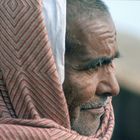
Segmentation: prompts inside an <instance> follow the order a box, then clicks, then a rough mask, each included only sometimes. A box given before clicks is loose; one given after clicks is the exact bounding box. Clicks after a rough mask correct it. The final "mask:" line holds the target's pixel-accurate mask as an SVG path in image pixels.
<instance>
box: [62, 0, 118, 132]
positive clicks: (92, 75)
mask: <svg viewBox="0 0 140 140" xmlns="http://www.w3.org/2000/svg"><path fill="white" fill-rule="evenodd" d="M118 55H119V53H118V48H117V45H116V31H115V27H114V24H113V22H112V19H111V16H110V14H109V12H108V10H107V7H106V6H105V5H104V4H103V3H102V2H101V1H93V0H77V1H74V0H68V10H67V39H66V56H65V57H66V58H65V59H66V62H65V70H66V77H65V81H64V84H63V87H64V93H65V95H66V99H67V103H68V107H69V112H70V119H71V126H72V129H74V130H76V131H77V132H79V133H80V134H83V135H91V134H94V133H95V132H96V131H97V129H98V128H99V126H100V123H101V116H102V115H103V114H104V109H103V107H104V106H106V104H107V102H108V101H109V98H110V97H111V96H115V95H117V94H118V93H119V86H118V82H117V80H116V78H115V65H114V62H113V59H114V58H116V57H118Z"/></svg>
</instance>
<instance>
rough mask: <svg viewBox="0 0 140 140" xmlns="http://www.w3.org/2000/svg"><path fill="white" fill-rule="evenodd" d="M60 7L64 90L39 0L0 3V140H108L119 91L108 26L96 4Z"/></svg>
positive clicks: (93, 0)
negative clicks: (114, 99)
mask: <svg viewBox="0 0 140 140" xmlns="http://www.w3.org/2000/svg"><path fill="white" fill-rule="evenodd" d="M67 5H68V7H67V9H68V10H67V33H66V53H65V81H64V83H63V90H64V93H63V90H62V85H61V84H60V81H59V80H60V78H59V77H58V74H57V71H56V66H55V61H54V58H53V55H52V51H51V49H50V43H49V40H48V34H47V31H46V26H45V25H44V19H43V16H42V1H41V0H38V1H36V0H29V1H25V0H18V1H15V0H12V2H11V1H9V0H5V1H1V2H0V15H1V20H0V29H1V33H0V34H1V36H0V37H1V38H0V41H1V45H0V140H51V139H55V140H66V139H67V140H78V139H82V140H98V139H100V140H101V139H102V140H109V139H110V138H111V135H112V131H113V127H114V116H113V110H112V106H111V96H113V95H117V94H118V92H119V86H118V83H117V81H116V78H115V67H114V63H113V62H112V61H113V59H114V58H116V57H118V54H119V53H118V49H117V46H116V32H115V28H114V24H113V22H112V19H111V16H110V14H109V12H108V9H107V8H106V6H105V5H104V3H103V2H101V1H100V0H77V1H75V0H68V1H67ZM52 40H53V39H52ZM51 43H52V42H51ZM52 44H54V43H52ZM60 73H61V72H60ZM60 75H61V74H60ZM62 75H63V74H62ZM61 79H63V78H61Z"/></svg>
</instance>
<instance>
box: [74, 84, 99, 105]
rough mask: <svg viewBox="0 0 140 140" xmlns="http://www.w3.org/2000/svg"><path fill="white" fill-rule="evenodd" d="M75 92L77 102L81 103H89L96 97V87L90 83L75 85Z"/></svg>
mask: <svg viewBox="0 0 140 140" xmlns="http://www.w3.org/2000/svg"><path fill="white" fill-rule="evenodd" d="M73 87H74V89H73V92H74V93H75V95H76V96H75V100H78V101H80V102H83V103H84V102H87V101H88V100H90V99H91V98H93V97H94V96H95V92H96V85H93V83H92V82H90V81H81V82H80V83H79V82H78V83H75V84H74V85H73Z"/></svg>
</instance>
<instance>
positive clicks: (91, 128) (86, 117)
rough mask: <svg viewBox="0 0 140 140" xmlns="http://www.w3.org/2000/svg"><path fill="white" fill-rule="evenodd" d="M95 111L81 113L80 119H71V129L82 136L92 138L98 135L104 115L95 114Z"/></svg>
mask: <svg viewBox="0 0 140 140" xmlns="http://www.w3.org/2000/svg"><path fill="white" fill-rule="evenodd" d="M93 112H94V111H92V112H90V111H80V114H79V115H78V118H74V119H72V118H71V127H72V129H73V130H75V131H77V132H78V133H79V134H81V135H85V136H91V135H94V134H95V133H96V131H97V130H98V128H99V126H100V122H101V119H100V118H101V116H102V115H103V113H100V114H96V113H95V114H94V113H93Z"/></svg>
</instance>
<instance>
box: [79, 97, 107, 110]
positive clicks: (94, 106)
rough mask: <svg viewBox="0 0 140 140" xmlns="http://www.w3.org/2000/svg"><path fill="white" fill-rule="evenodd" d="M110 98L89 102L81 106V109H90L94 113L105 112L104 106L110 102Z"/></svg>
mask: <svg viewBox="0 0 140 140" xmlns="http://www.w3.org/2000/svg"><path fill="white" fill-rule="evenodd" d="M108 102H109V99H107V100H105V101H102V102H87V103H84V104H82V105H81V106H80V110H81V111H90V112H92V113H103V112H104V107H105V106H106V105H107V104H108Z"/></svg>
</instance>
